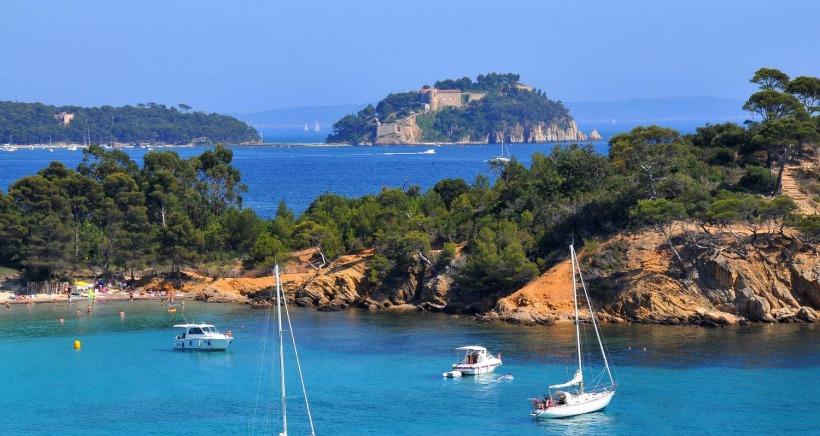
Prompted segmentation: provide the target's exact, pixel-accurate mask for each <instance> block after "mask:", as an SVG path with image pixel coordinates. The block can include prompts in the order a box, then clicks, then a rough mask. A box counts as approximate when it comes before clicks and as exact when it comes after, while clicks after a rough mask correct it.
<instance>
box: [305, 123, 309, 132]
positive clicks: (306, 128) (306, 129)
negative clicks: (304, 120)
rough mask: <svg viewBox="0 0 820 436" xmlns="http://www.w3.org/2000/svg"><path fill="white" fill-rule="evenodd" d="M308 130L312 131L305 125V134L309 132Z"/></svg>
mask: <svg viewBox="0 0 820 436" xmlns="http://www.w3.org/2000/svg"><path fill="white" fill-rule="evenodd" d="M308 130H310V129H308V126H307V124H305V132H307V131H308Z"/></svg>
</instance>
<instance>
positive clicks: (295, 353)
mask: <svg viewBox="0 0 820 436" xmlns="http://www.w3.org/2000/svg"><path fill="white" fill-rule="evenodd" d="M285 316H286V317H287V319H288V330H289V331H290V339H291V341H292V342H293V356H294V357H295V358H296V368H297V369H298V370H299V381H300V382H301V383H302V394H303V395H304V397H305V409H306V410H307V416H308V421H309V422H310V434H311V436H313V435H315V434H316V431H315V430H314V429H313V416H312V415H311V414H310V403H309V402H308V396H307V389H306V388H305V378H304V377H303V376H302V364H301V362H300V361H299V352H298V351H297V350H296V337H294V336H293V325H292V324H291V322H290V313H289V312H288V305H287V301H285Z"/></svg>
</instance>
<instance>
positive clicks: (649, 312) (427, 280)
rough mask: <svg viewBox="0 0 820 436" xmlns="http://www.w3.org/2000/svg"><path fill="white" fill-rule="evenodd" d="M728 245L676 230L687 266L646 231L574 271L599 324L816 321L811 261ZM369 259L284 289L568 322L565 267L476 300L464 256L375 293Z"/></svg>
mask: <svg viewBox="0 0 820 436" xmlns="http://www.w3.org/2000/svg"><path fill="white" fill-rule="evenodd" d="M733 238H734V236H732V235H728V234H704V233H702V231H701V232H698V231H696V230H693V229H687V230H686V231H682V232H680V233H679V234H678V235H677V236H676V237H675V238H673V241H674V243H675V246H676V249H677V250H678V251H679V252H680V253H681V256H682V258H683V259H684V264H679V263H678V262H677V260H676V259H675V258H674V256H673V255H672V254H671V252H670V250H669V249H668V246H667V245H665V244H666V241H665V240H664V239H663V238H661V237H660V236H659V235H658V234H656V233H654V232H652V231H647V232H643V233H638V234H634V235H625V236H624V235H622V236H617V237H615V238H613V239H611V240H609V241H605V242H603V243H601V244H600V246H598V247H595V248H594V249H589V248H587V249H584V250H582V251H581V253H580V262H581V266H582V268H583V272H584V275H585V279H586V280H587V285H588V288H589V290H590V293H591V295H592V299H593V303H594V304H595V306H596V307H599V308H600V310H599V316H600V318H601V319H602V320H607V321H611V322H637V323H657V324H694V325H704V326H717V325H731V324H742V323H747V322H772V323H773V322H817V320H818V315H817V310H818V308H820V259H819V258H818V254H817V253H816V252H814V251H813V249H812V248H811V247H807V246H805V245H802V244H800V243H799V242H797V241H796V240H789V239H787V238H784V237H782V236H774V235H770V238H764V237H760V238H758V239H759V240H757V241H754V243H753V244H748V245H744V246H740V245H738V243H737V241H733V240H732V239H733ZM371 257H372V254H370V253H366V254H363V255H359V256H344V257H342V258H340V259H338V260H337V261H335V262H333V263H332V264H331V265H330V266H328V267H327V268H325V269H323V270H322V271H313V272H310V273H307V274H305V275H304V276H303V277H291V279H290V281H289V283H286V286H285V289H286V291H287V292H288V294H289V295H290V298H291V299H292V300H294V301H295V302H296V303H297V304H299V305H302V306H317V307H318V308H319V309H320V310H342V309H345V308H347V307H359V308H364V309H370V310H378V309H389V308H412V309H415V310H431V311H443V312H448V313H468V314H476V315H477V316H478V318H479V319H481V320H485V321H505V322H511V323H519V324H551V323H554V322H560V321H566V320H569V319H571V317H572V315H573V304H572V292H571V283H572V281H571V276H570V264H569V260H566V261H564V262H561V263H559V264H557V265H555V266H554V267H552V268H551V269H549V270H548V271H547V272H546V273H545V274H543V275H542V276H541V277H539V278H538V279H537V280H535V281H533V282H532V283H530V284H528V285H527V286H525V287H524V288H522V289H520V290H518V291H516V292H514V293H512V294H509V295H488V296H485V297H483V298H482V299H480V300H476V299H475V298H473V297H472V296H470V295H465V294H463V293H461V292H460V291H459V290H458V289H457V288H455V287H454V286H453V278H452V271H453V270H454V269H456V268H458V266H459V263H460V262H462V261H463V259H462V258H461V257H457V258H456V260H454V261H453V263H452V264H451V266H450V267H448V268H447V269H446V270H444V271H441V272H440V273H439V274H430V273H429V271H424V272H420V271H410V272H409V273H408V274H407V276H406V277H405V278H404V279H403V280H401V281H399V282H396V283H390V284H387V285H385V286H382V287H379V288H377V289H371V287H370V286H369V285H368V284H367V280H366V278H365V277H366V269H367V266H368V264H369V262H370V258H371ZM419 277H423V279H421V282H419Z"/></svg>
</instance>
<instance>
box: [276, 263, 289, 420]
mask: <svg viewBox="0 0 820 436" xmlns="http://www.w3.org/2000/svg"><path fill="white" fill-rule="evenodd" d="M273 273H274V274H275V275H276V318H277V321H278V322H279V380H280V382H281V386H282V435H283V436H287V435H288V408H287V403H286V401H287V395H285V353H284V349H285V347H284V341H282V301H281V292H282V287H281V285H280V284H279V265H278V264H277V265H274V267H273Z"/></svg>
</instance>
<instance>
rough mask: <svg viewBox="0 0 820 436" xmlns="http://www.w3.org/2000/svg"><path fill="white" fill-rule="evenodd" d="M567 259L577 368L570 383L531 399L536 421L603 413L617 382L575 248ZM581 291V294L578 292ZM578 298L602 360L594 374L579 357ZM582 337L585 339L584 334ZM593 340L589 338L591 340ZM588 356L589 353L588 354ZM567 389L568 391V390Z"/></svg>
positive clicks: (580, 348) (581, 357)
mask: <svg viewBox="0 0 820 436" xmlns="http://www.w3.org/2000/svg"><path fill="white" fill-rule="evenodd" d="M569 252H570V260H571V262H572V291H573V292H572V295H573V297H572V298H573V302H574V304H575V342H576V350H577V358H578V369H577V370H576V371H575V375H574V376H573V377H572V379H571V380H569V381H567V382H565V383H559V384H555V385H551V386H550V387H549V394H548V395H546V396H545V397H544V398H543V399H538V398H536V399H533V400H532V406H533V407H532V413H531V415H532V416H534V417H535V418H536V419H552V418H567V417H570V416H575V415H581V414H584V413H590V412H597V411H599V410H603V409H604V408H605V407H606V406H608V405H609V402H610V401H612V397H613V396H614V395H615V388H616V387H617V385H618V382H617V381H616V380H615V378H613V377H612V371H611V370H610V367H609V358H608V356H607V354H608V353H607V351H606V349H605V346H604V342H603V339H602V337H601V332H600V329H599V326H598V321H597V320H596V318H595V312H594V311H593V310H592V303H591V302H590V300H589V293H588V292H587V288H586V284H584V278H583V276H582V275H581V268H580V266H579V264H578V258H577V257H576V255H575V248H573V246H572V245H570V247H569ZM576 273H577V277H578V280H579V281H580V283H581V289H580V290H579V289H578V285H577V282H576ZM581 292H583V293H581ZM580 296H583V297H584V300H585V301H586V303H587V306H588V308H589V317H590V320H591V322H590V324H591V325H592V328H593V329H594V330H595V338H594V339H595V340H597V343H598V346H597V347H596V348H597V349H596V350H594V351H595V352H596V353H597V351H598V350H600V352H601V358H602V361H603V369H602V370H600V371H596V372H593V371H592V366H591V365H590V363H591V362H590V358H589V357H587V358H586V359H585V358H584V355H582V352H581V351H582V341H583V338H582V334H581V322H582V320H581V319H580V317H579V315H578V299H579V297H580ZM584 337H586V336H585V335H584ZM591 340H592V338H590V341H591ZM590 354H591V352H590ZM585 371H586V374H587V378H586V380H585V378H584V373H585ZM567 388H570V389H567Z"/></svg>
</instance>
